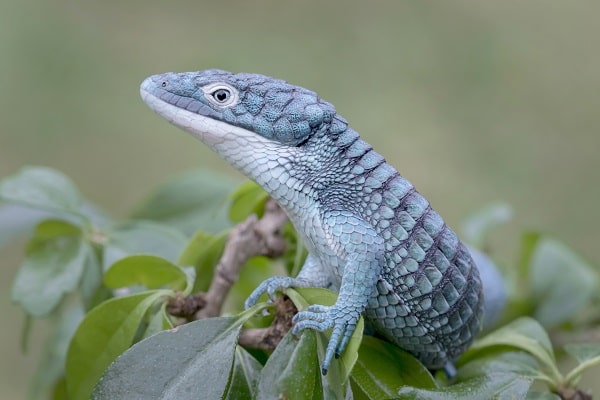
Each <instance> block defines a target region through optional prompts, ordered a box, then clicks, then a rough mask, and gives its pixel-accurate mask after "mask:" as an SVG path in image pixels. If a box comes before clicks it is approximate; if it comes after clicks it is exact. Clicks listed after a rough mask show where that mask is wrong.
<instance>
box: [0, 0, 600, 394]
mask: <svg viewBox="0 0 600 400" xmlns="http://www.w3.org/2000/svg"><path fill="white" fill-rule="evenodd" d="M599 12H600V3H598V2H594V1H575V2H566V1H563V0H543V1H542V0H532V1H527V2H522V1H516V0H509V1H501V2H500V1H497V2H479V1H467V0H458V1H453V2H435V3H431V2H427V3H425V2H416V1H415V2H380V1H373V2H353V1H350V2H348V1H329V2H320V1H304V2H294V3H292V2H281V1H267V0H264V1H221V2H215V1H210V2H209V1H198V0H196V1H189V0H188V1H181V0H180V1H170V2H158V1H141V0H140V1H127V2H124V1H120V2H118V1H110V0H109V1H66V0H65V1H61V0H46V1H44V0H25V1H6V0H5V1H3V2H2V3H1V4H0V89H1V90H0V177H3V176H6V175H8V174H12V173H14V172H15V171H16V170H17V169H18V168H19V167H21V166H23V165H26V164H36V165H48V166H51V167H54V168H57V169H59V170H62V171H63V172H65V173H66V174H67V175H69V176H70V177H72V178H73V179H74V180H75V182H76V183H77V184H78V185H79V187H80V188H81V190H82V191H83V193H84V194H85V195H86V196H87V197H88V198H90V199H92V200H93V201H95V202H96V203H97V204H99V205H101V206H102V207H104V208H106V209H107V210H109V211H110V212H112V213H113V214H115V215H120V216H124V215H126V213H127V210H129V209H131V207H132V206H133V205H135V204H136V202H137V201H139V200H140V199H141V198H142V197H143V195H144V193H146V192H148V191H149V189H150V188H151V187H153V186H154V185H156V184H157V183H159V182H161V181H163V180H164V179H166V178H168V177H170V176H172V175H173V174H174V173H176V172H179V171H184V170H186V169H190V168H194V167H198V166H205V167H208V168H213V169H218V170H222V171H225V172H226V173H228V174H231V175H232V176H235V177H238V178H240V180H241V177H240V176H239V175H238V174H237V173H236V172H235V171H233V170H232V169H231V168H230V167H228V166H227V165H226V164H225V163H224V162H223V161H221V160H219V159H218V157H217V156H215V155H214V154H212V153H210V151H209V150H207V148H205V147H204V146H203V145H202V144H201V143H199V142H196V141H195V140H194V139H193V138H191V137H190V136H189V135H186V134H185V133H183V132H181V131H179V130H177V129H175V128H174V127H171V126H169V125H168V124H167V123H165V122H164V121H162V120H161V119H160V118H158V117H157V116H156V115H153V114H152V113H151V112H150V111H149V110H148V109H147V108H146V107H145V105H144V104H143V103H142V101H141V100H140V99H139V94H138V85H139V83H140V82H141V81H142V80H143V78H145V77H146V76H148V75H151V74H154V73H159V72H165V71H185V70H198V69H205V68H215V67H217V68H222V69H228V70H232V71H246V72H260V73H264V74H268V75H273V76H276V77H279V78H283V79H286V80H288V81H290V82H292V83H295V84H299V85H302V86H305V87H308V88H310V89H313V90H315V91H317V92H318V93H319V94H320V95H321V97H323V98H325V99H326V100H329V101H331V102H332V103H334V104H335V105H336V107H337V109H338V111H339V112H340V113H341V114H342V115H344V116H345V117H346V118H347V119H348V120H349V121H350V123H351V125H352V126H353V127H354V128H355V129H356V130H357V131H359V132H360V133H361V134H362V136H363V137H364V138H365V139H366V140H367V141H368V142H370V143H371V144H372V145H373V146H374V147H375V148H376V149H378V151H379V152H380V153H382V154H383V155H384V156H385V157H386V158H387V159H388V161H389V162H390V163H391V164H393V165H394V166H396V167H397V168H398V169H399V171H400V172H401V173H402V174H403V175H404V176H405V177H407V178H409V179H410V180H411V181H412V182H413V183H414V184H415V185H416V186H417V188H418V189H420V191H421V192H422V193H424V194H425V195H426V196H427V198H428V199H429V200H430V202H431V203H432V204H433V206H434V207H435V208H436V209H437V210H438V211H439V212H440V213H441V214H442V215H443V216H444V217H445V219H446V220H447V221H448V222H449V223H450V224H451V225H452V226H455V227H459V226H460V222H461V221H462V220H463V219H464V218H465V217H466V216H467V215H469V214H470V213H471V212H473V211H474V210H477V209H479V208H480V207H482V206H484V205H486V204H488V203H490V202H493V201H496V200H504V201H506V202H508V203H510V204H511V205H513V206H514V209H515V218H514V221H513V222H512V223H511V224H509V225H508V226H506V227H503V228H502V229H501V230H500V232H499V237H501V238H502V240H499V241H498V246H499V248H502V249H505V251H506V254H505V255H504V256H501V258H503V259H506V260H508V261H512V260H513V259H514V252H515V249H514V245H515V244H516V243H517V241H518V237H517V234H518V233H519V232H521V231H522V230H523V229H526V228H535V229H539V230H542V231H545V232H550V233H552V234H555V235H557V236H558V237H560V238H561V239H562V240H564V241H565V242H567V243H568V244H569V245H571V246H572V247H573V248H574V249H575V250H577V251H579V252H581V253H582V254H583V255H584V257H586V258H587V259H588V260H590V261H592V262H593V263H595V264H598V262H599V261H600V258H599V257H598V255H597V253H596V252H595V250H596V248H597V246H598V239H599V238H600V235H599V234H598V229H597V227H598V223H599V222H600V221H599V218H598V215H599V213H598V211H597V210H598V208H597V207H598V205H599V204H600V186H599V171H598V169H599V167H600V160H599V156H598V151H599V149H600V132H599V129H598V128H599V126H600V51H599V47H598V43H599V42H598V40H599V38H600V24H598V15H599ZM22 245H23V243H17V244H16V245H13V246H11V247H10V248H9V249H8V251H7V250H6V249H5V250H3V252H2V261H1V264H0V285H1V286H0V290H1V291H2V293H3V295H2V301H1V302H0V312H1V313H2V316H3V320H4V322H3V323H2V324H1V327H0V346H1V351H0V354H2V361H0V388H2V394H3V398H6V399H18V398H23V397H24V396H25V392H26V388H27V382H28V379H29V378H30V376H31V373H32V371H33V368H34V366H35V358H36V355H37V354H38V353H39V347H40V344H39V340H40V338H41V337H43V335H44V324H43V323H42V324H39V323H38V324H36V325H35V326H34V329H35V332H34V334H33V343H32V346H31V349H30V352H29V354H28V355H26V356H23V355H22V354H21V352H20V350H19V346H18V343H19V335H20V333H19V332H20V329H21V325H22V320H23V318H22V313H21V312H20V310H19V309H17V308H16V307H14V306H13V305H11V304H10V302H9V293H10V289H9V288H10V285H11V282H12V279H13V278H14V274H15V271H16V268H17V266H18V262H19V259H20V257H21V256H22ZM511 257H512V258H511Z"/></svg>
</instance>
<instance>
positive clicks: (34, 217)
mask: <svg viewBox="0 0 600 400" xmlns="http://www.w3.org/2000/svg"><path fill="white" fill-rule="evenodd" d="M53 217H55V215H54V214H53V213H50V212H48V211H43V210H35V209H33V208H29V207H23V206H19V205H16V204H0V249H2V248H3V247H4V246H6V245H7V244H8V243H10V242H11V241H12V240H14V239H18V238H22V237H25V236H26V235H27V234H29V233H30V232H31V231H33V229H34V228H35V226H36V225H37V224H38V223H39V222H40V221H42V220H44V219H50V218H53Z"/></svg>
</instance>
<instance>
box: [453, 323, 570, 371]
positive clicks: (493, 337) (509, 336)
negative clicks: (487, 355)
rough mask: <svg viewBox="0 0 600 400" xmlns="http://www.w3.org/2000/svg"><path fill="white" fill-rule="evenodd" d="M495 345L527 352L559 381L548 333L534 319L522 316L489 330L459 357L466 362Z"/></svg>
mask: <svg viewBox="0 0 600 400" xmlns="http://www.w3.org/2000/svg"><path fill="white" fill-rule="evenodd" d="M496 346H509V347H512V348H517V349H520V350H523V351H526V352H528V353H529V354H531V355H532V356H534V357H535V358H536V359H537V361H538V362H539V363H540V365H541V367H542V369H543V370H545V371H547V372H548V373H549V374H550V378H551V379H552V380H553V382H556V383H558V382H560V381H561V380H562V376H561V374H560V372H558V368H557V366H556V359H555V357H554V351H553V350H552V344H551V342H550V338H549V337H548V334H547V333H546V331H545V330H544V328H542V326H541V325H540V324H539V323H538V322H537V321H536V320H534V319H531V318H528V317H523V318H519V319H517V320H515V321H512V322H511V323H509V324H507V325H505V326H503V327H501V328H499V329H497V330H495V331H493V332H491V333H490V334H488V335H486V336H485V337H483V338H482V339H479V340H477V341H476V342H475V343H474V344H473V345H472V346H471V348H470V349H469V350H467V352H466V353H465V354H464V355H463V357H462V358H461V359H460V361H461V362H466V361H468V360H470V359H472V358H474V357H476V356H477V353H478V352H482V351H489V350H493V348H494V347H496Z"/></svg>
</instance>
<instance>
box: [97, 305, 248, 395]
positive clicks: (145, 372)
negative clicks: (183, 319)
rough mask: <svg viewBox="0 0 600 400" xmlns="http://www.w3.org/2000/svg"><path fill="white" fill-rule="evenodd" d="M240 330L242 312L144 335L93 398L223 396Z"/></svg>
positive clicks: (104, 377)
mask: <svg viewBox="0 0 600 400" xmlns="http://www.w3.org/2000/svg"><path fill="white" fill-rule="evenodd" d="M239 331H240V325H239V324H237V318H233V317H229V318H209V319H204V320H200V321H194V322H191V323H189V324H186V325H182V326H180V327H177V328H174V329H171V330H169V331H164V332H160V333H157V334H156V335H154V336H151V337H149V338H147V339H144V340H143V341H141V342H139V343H137V344H136V345H134V346H133V347H132V348H131V349H129V350H128V351H127V352H125V353H124V354H123V355H122V356H121V357H119V358H118V359H117V360H116V361H115V362H114V363H113V364H112V365H111V366H110V367H109V368H108V369H107V370H106V372H105V373H104V375H102V378H101V379H100V381H99V382H98V384H97V385H96V387H95V388H94V392H93V395H92V399H97V400H101V399H102V400H103V399H110V400H118V399H126V400H136V399H140V400H142V399H164V400H167V399H173V400H175V399H177V400H180V399H220V398H223V395H224V394H225V393H226V392H227V389H228V386H229V385H230V382H231V375H232V369H233V366H234V362H233V360H234V355H235V349H236V343H237V338H238V335H239Z"/></svg>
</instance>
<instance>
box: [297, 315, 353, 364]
mask: <svg viewBox="0 0 600 400" xmlns="http://www.w3.org/2000/svg"><path fill="white" fill-rule="evenodd" d="M359 316H360V313H359V312H358V311H356V312H354V311H353V310H344V309H341V308H338V307H336V306H331V307H328V306H323V305H318V304H316V305H312V306H310V307H308V308H307V309H306V310H304V311H301V312H299V313H298V314H296V315H295V316H294V318H293V320H292V321H293V322H294V324H295V325H294V328H293V330H292V333H293V334H294V335H298V334H299V333H300V332H301V331H303V330H304V329H313V330H315V331H319V332H323V331H326V330H327V329H331V328H333V329H332V331H331V337H330V338H329V342H328V343H327V349H326V350H325V358H324V360H323V364H322V366H321V372H322V373H323V375H325V374H327V371H328V370H329V366H330V365H331V360H332V359H333V358H334V357H335V358H336V359H337V358H340V356H341V355H342V354H343V353H344V350H345V349H346V346H347V345H348V342H349V341H350V338H351V337H352V334H353V333H354V330H355V329H356V322H357V321H358V317H359Z"/></svg>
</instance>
